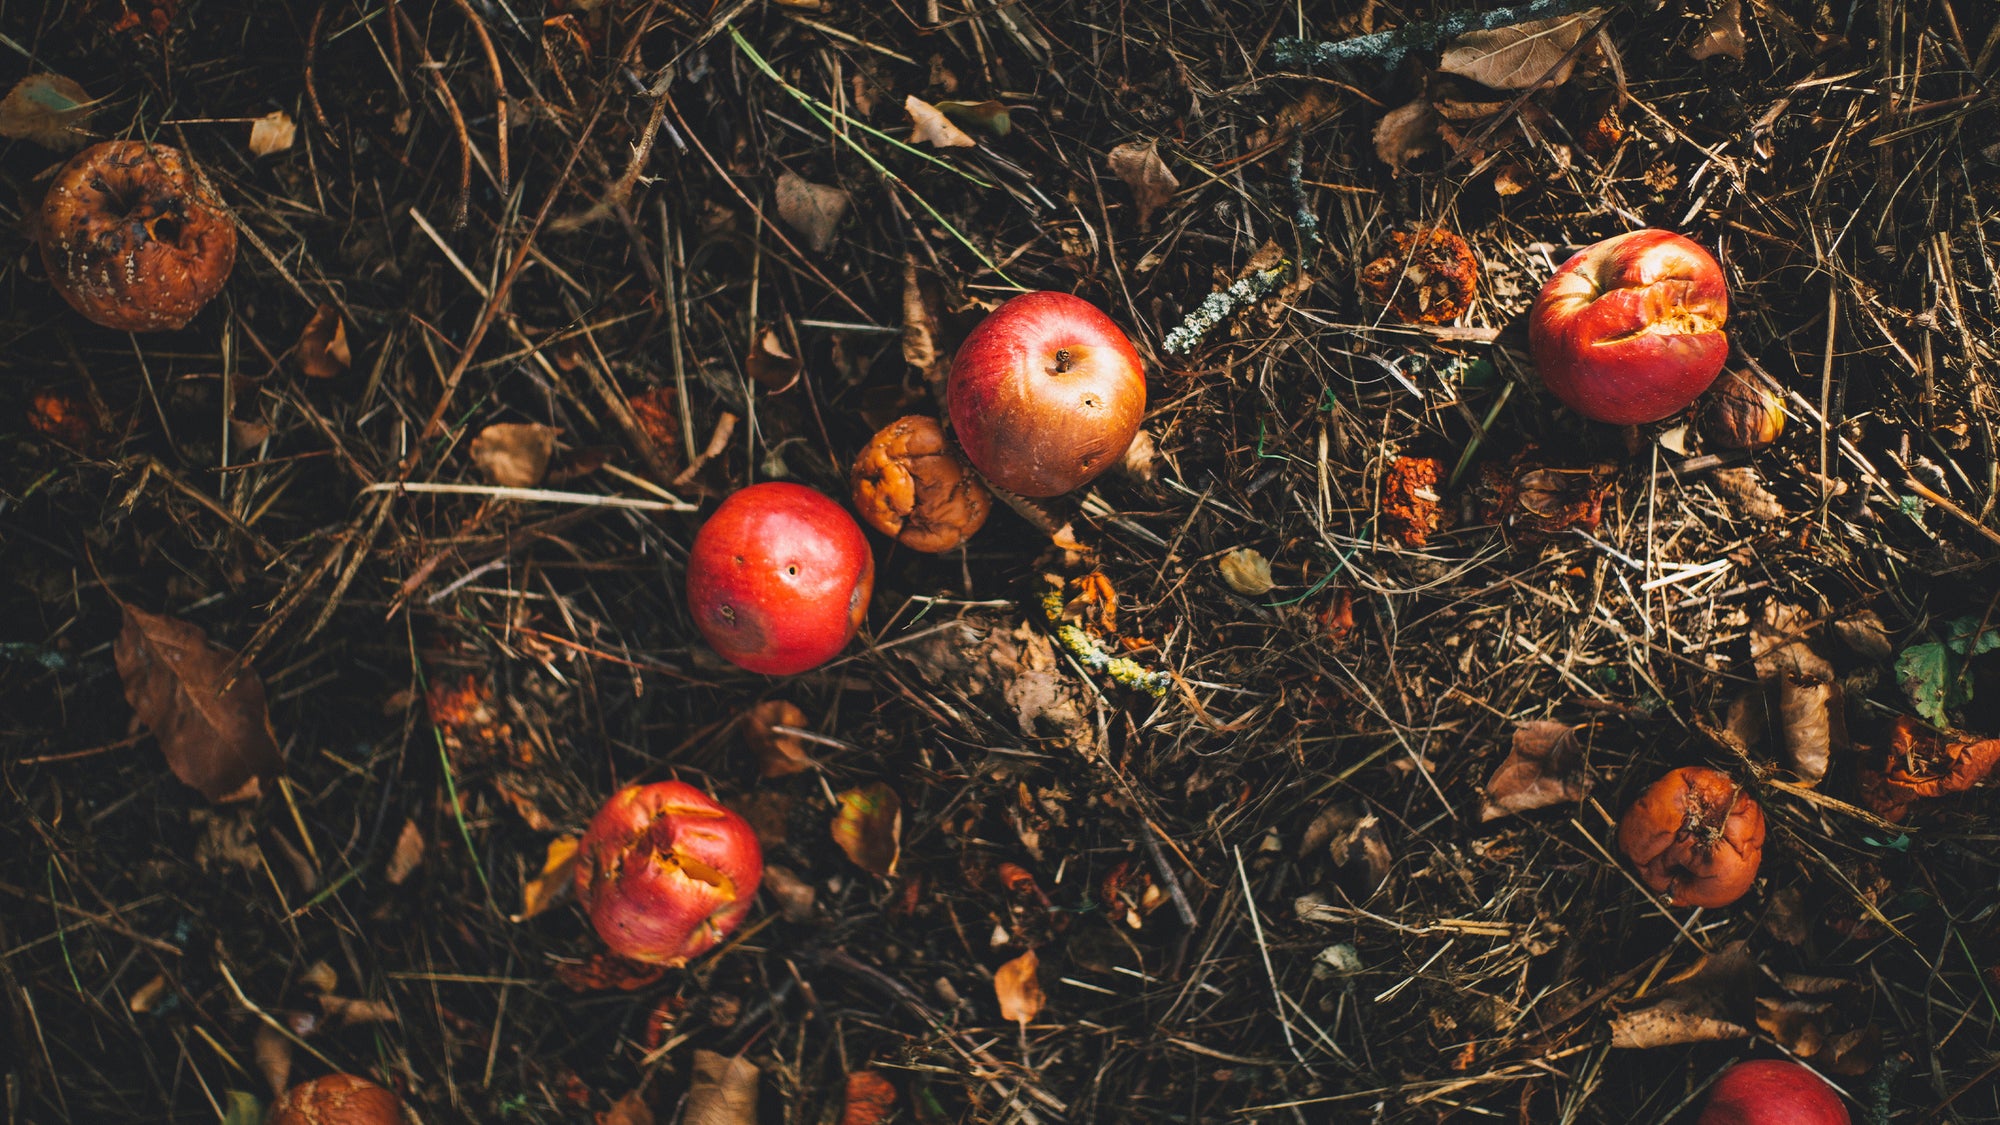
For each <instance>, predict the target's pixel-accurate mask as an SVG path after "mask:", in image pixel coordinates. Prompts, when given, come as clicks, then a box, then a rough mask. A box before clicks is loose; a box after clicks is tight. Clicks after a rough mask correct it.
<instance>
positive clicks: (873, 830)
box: [833, 781, 903, 878]
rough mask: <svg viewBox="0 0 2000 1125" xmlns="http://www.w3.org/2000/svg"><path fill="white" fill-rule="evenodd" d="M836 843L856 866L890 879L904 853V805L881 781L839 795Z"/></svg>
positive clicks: (836, 812) (835, 825)
mask: <svg viewBox="0 0 2000 1125" xmlns="http://www.w3.org/2000/svg"><path fill="white" fill-rule="evenodd" d="M833 841H834V843H836V844H839V845H840V850H841V851H844V852H846V853H847V858H849V859H851V860H853V861H854V865H855V866H856V867H859V868H861V869H862V870H864V871H867V872H868V873H870V874H872V875H880V876H882V877H884V878H888V877H889V876H892V875H894V874H895V873H896V861H897V860H898V859H900V858H901V857H902V854H903V802H902V800H901V798H899V797H897V796H896V791H895V790H893V789H891V788H889V787H888V786H887V785H884V784H882V783H881V782H879V781H878V782H876V783H875V784H873V785H865V786H862V787H861V788H859V789H849V790H848V791H847V792H845V793H842V794H841V795H840V808H839V809H838V810H836V811H835V812H834V814H833Z"/></svg>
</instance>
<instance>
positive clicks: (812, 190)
mask: <svg viewBox="0 0 2000 1125" xmlns="http://www.w3.org/2000/svg"><path fill="white" fill-rule="evenodd" d="M776 195H777V203H778V218H779V219H781V220H783V221H784V224H785V225H786V226H788V227H791V228H792V229H793V230H795V231H798V232H799V233H800V234H802V235H804V236H805V240H806V245H808V246H810V247H812V248H813V250H814V251H816V252H818V253H821V254H824V253H826V251H827V248H828V247H830V246H832V245H833V233H834V228H836V227H838V226H839V225H840V220H841V219H843V218H845V217H846V215H847V209H848V208H849V207H850V206H852V205H853V203H854V200H853V198H852V197H851V196H849V195H848V194H847V193H846V192H845V191H842V190H841V189H839V188H837V187H830V186H828V185H826V184H816V183H813V182H812V181H811V180H808V179H805V178H804V177H802V176H799V175H796V174H794V173H791V172H786V173H785V174H784V175H782V176H779V177H778V186H777V192H776Z"/></svg>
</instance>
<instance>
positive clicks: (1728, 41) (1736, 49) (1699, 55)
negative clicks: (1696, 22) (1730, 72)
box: [1688, 0, 1749, 62]
mask: <svg viewBox="0 0 2000 1125" xmlns="http://www.w3.org/2000/svg"><path fill="white" fill-rule="evenodd" d="M1748 47H1749V44H1748V43H1747V42H1745V39H1744V35H1743V0H1721V3H1719V4H1717V5H1716V6H1715V12H1714V14H1713V15H1711V16H1709V17H1708V22H1707V23H1706V24H1703V25H1702V29H1701V38H1700V39H1697V40H1695V44H1694V46H1692V47H1689V48H1688V57H1689V58H1691V59H1709V58H1714V57H1715V56H1717V55H1724V56H1727V57H1728V58H1732V59H1735V60H1736V61H1737V62H1742V61H1743V54H1744V51H1745V50H1747V49H1748Z"/></svg>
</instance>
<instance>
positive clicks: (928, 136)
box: [903, 94, 979, 148]
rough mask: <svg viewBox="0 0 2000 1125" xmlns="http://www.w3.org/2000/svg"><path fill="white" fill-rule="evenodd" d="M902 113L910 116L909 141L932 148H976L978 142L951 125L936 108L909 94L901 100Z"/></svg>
mask: <svg viewBox="0 0 2000 1125" xmlns="http://www.w3.org/2000/svg"><path fill="white" fill-rule="evenodd" d="M903 112H904V113H907V114H909V115H910V125H911V130H910V139H911V140H913V141H922V142H923V143H924V144H927V145H929V146H931V147H932V148H977V147H978V146H979V142H978V141H975V140H973V139H972V138H971V137H968V136H966V135H965V130H963V129H961V128H959V127H958V126H956V125H954V124H952V123H951V118H949V117H946V116H945V115H944V114H943V113H941V112H939V110H938V107H936V106H934V105H932V104H931V103H929V102H927V101H925V100H923V99H922V98H920V97H918V96H916V95H915V94H911V95H910V96H909V97H907V98H904V99H903Z"/></svg>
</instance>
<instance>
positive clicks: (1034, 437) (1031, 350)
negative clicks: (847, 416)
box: [945, 292, 1146, 496]
mask: <svg viewBox="0 0 2000 1125" xmlns="http://www.w3.org/2000/svg"><path fill="white" fill-rule="evenodd" d="M945 401H946V405H947V407H948V408H949V410H950V413H951V425H952V429H953V430H954V431H956V432H957V434H958V441H959V444H960V446H962V447H963V448H964V450H965V456H966V459H967V460H969V461H971V462H972V466H973V468H976V469H978V470H979V471H980V473H982V474H984V475H985V477H986V479H987V480H988V481H990V482H991V483H993V484H994V485H997V486H998V487H1000V488H1004V489H1006V490H1007V491H1009V492H1017V493H1020V494H1021V495H1023V496H1059V495H1061V494H1063V493H1065V492H1068V491H1070V490H1072V489H1075V488H1080V487H1082V486H1083V485H1086V484H1088V483H1090V482H1091V481H1093V480H1095V479H1097V476H1098V474H1099V473H1102V472H1103V471H1104V470H1106V469H1109V468H1111V467H1113V466H1115V465H1117V464H1119V462H1120V460H1121V459H1122V458H1123V457H1124V456H1125V447H1126V446H1129V445H1131V444H1132V437H1133V435H1135V434H1137V433H1138V432H1139V422H1140V419H1141V418H1143V417H1144V415H1145V413H1146V373H1145V367H1144V366H1143V365H1142V364H1141V363H1140V361H1139V353H1138V352H1137V351H1134V350H1133V348H1132V341H1131V340H1129V339H1127V338H1126V336H1125V333H1124V331H1123V330H1121V329H1120V328H1119V327H1118V325H1117V324H1115V323H1113V322H1112V320H1111V318H1110V317H1108V316H1106V315H1104V313H1102V312H1101V311H1099V310H1098V308H1097V306H1095V305H1093V304H1091V303H1090V302H1088V301H1085V300H1083V299H1082V298H1080V297H1072V296H1070V295H1069V294H1067V293H1050V292H1041V293H1023V294H1022V295H1021V296H1019V297H1015V298H1014V299H1012V300H1010V301H1008V302H1007V303H1006V304H1004V305H1001V306H1000V307H999V308H997V309H995V310H993V312H992V314H991V315H989V316H988V317H987V318H986V319H985V320H983V321H980V322H979V326H978V327H977V328H974V329H973V330H972V332H971V334H970V335H968V336H966V338H965V342H964V343H963V344H961V345H959V348H958V354H957V355H955V356H953V357H952V361H951V375H950V378H949V379H948V380H947V382H946V384H945Z"/></svg>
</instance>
